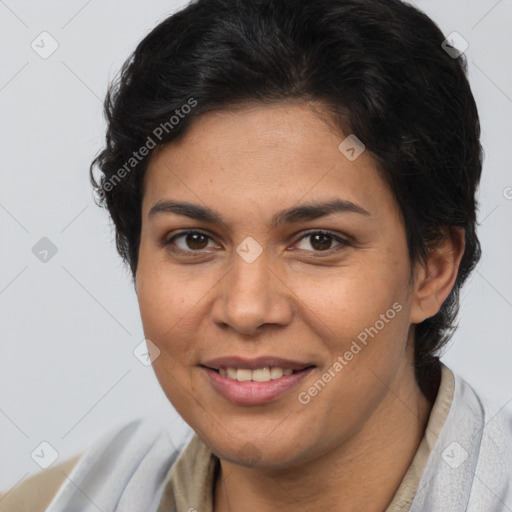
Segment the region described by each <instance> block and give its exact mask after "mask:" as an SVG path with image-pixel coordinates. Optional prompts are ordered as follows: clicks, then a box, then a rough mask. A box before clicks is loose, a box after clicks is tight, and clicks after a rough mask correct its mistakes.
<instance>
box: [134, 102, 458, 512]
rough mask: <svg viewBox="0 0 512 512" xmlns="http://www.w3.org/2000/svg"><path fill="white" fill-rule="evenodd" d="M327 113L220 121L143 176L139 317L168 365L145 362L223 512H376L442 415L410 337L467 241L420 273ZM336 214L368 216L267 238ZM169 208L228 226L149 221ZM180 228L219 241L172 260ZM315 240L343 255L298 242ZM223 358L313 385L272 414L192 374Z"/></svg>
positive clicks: (364, 161) (450, 236)
mask: <svg viewBox="0 0 512 512" xmlns="http://www.w3.org/2000/svg"><path fill="white" fill-rule="evenodd" d="M319 111H320V110H319V105H313V104H307V103H304V102H291V101H288V102H282V103H276V104H272V105H249V104H247V105H242V106H241V107H239V108H237V109H230V110H223V111H220V112H210V113H207V114H204V115H202V116H201V117H199V118H198V119H197V120H195V121H194V123H193V124H192V125H191V127H190V129H189V130H188V131H187V132H186V134H185V136H184V137H183V138H182V139H180V140H179V141H174V142H172V143H171V144H169V145H167V146H165V147H163V148H161V149H160V150H159V151H158V152H156V153H154V154H153V157H152V158H151V161H150V163H149V166H148V171H147V175H146V178H145V190H144V197H143V204H142V229H141V243H140V251H139V263H138V269H137V273H136V286H137V295H138V301H139V305H140V311H141V317H142V322H143V326H144V332H145V335H146V337H147V338H149V339H150V340H151V341H152V342H153V343H154V344H155V345H156V346H157V347H158V348H159V349H160V351H161V353H160V356H159V357H158V358H156V359H155V361H154V362H153V367H154V371H155V373H156V376H157V378H158V380H159V382H160V385H161V386H162V388H163V390H164V392H165V393H166V395H167V397H168V398H169V400H170V401H171V403H172V404H173V406H174V407H175V408H176V410H177V411H178V412H179V413H180V414H181V416H182V417H183V418H184V420H185V421H186V422H187V423H188V424H189V425H191V427H192V428H193V429H194V430H195V431H196V432H197V434H198V435H199V437H200V438H201V439H202V440H203V441H204V442H205V443H206V444H207V446H208V447H209V448H210V449H211V450H212V451H213V453H215V454H216V455H217V456H218V457H219V458H220V462H221V469H220V472H219V476H218V478H217V480H216V482H215V485H214V510H215V511H216V512H220V511H228V510H230V511H238V510H244V511H245V512H252V511H258V512H266V511H275V510H283V511H288V510H290V511H291V510H294V511H295V510H310V511H312V510H344V511H345V512H350V511H354V512H355V511H360V510H365V511H367V512H372V511H375V512H377V511H383V510H385V508H386V506H387V505H388V504H389V503H390V501H391V500H392V498H393V495H394V493H395V492H396V490H397V488H398V486H399V484H400V482H401V480H402V478H403V476H404V474H405V472H406V470H407V468H408V466H409V464H410V462H411V460H412V458H413V456H414V454H415V452H416V450H417V448H418V445H419V442H420V440H421V438H422V436H423V434H424V431H425V427H426V424H427V421H428V416H429V414H430V411H431V408H432V402H430V401H429V400H428V399H427V398H426V397H425V396H424V395H423V394H422V393H421V391H420V389H419V387H418V385H417V383H416V380H415V377H414V370H413V350H412V349H413V340H414V324H416V323H419V322H421V321H423V320H424V319H425V318H427V317H429V316H432V315H434V314H435V313H436V312H437V311H438V309H439V307H440V306H441V304H442V303H443V301H444V300H445V298H446V297H447V296H448V294H449V292H450V290H451V288H452V286H453V284H454V281H455V278H456V275H457V269H458V265H459V262H460V258H461V256H462V253H463V233H462V232H460V231H455V230H453V231H451V232H448V233H447V234H446V236H445V238H444V239H443V241H442V242H441V243H440V244H439V245H438V246H437V248H436V249H434V250H432V251H431V252H430V256H429V258H428V260H427V261H426V262H424V263H423V264H421V265H420V264H417V265H415V266H414V268H411V263H410V261H409V257H408V251H407V245H406V239H405V231H404V226H403V221H402V218H401V215H400V212H399V208H398V206H397V204H396V201H395V198H394V196H393V194H392V192H391V191H390V190H389V188H388V187H387V186H386V184H385V183H384V181H383V180H382V179H381V177H380V176H379V174H378V172H377V170H376V167H375V163H374V161H373V158H372V156H371V154H370V152H369V151H365V152H363V153H362V155H361V156H359V158H357V159H356V160H355V161H349V160H348V159H347V158H346V157H345V156H344V155H343V154H342V153H341V152H340V150H339V149H338V145H339V144H340V143H341V142H342V141H343V140H344V139H345V137H346V135H344V134H342V133H340V132H339V131H338V130H336V129H335V128H334V127H333V126H332V125H331V124H329V123H327V122H326V121H325V116H320V115H319ZM334 198H340V199H343V200H348V201H351V202H353V203H356V204H357V205H359V206H360V207H362V208H364V209H365V210H367V211H368V212H369V214H370V215H363V214H360V213H355V212H341V213H334V214H331V215H327V216H323V217H320V218H317V219H313V220H299V221H296V222H294V223H292V224H286V225H280V226H277V227H276V226H273V225H272V224H271V222H270V219H271V218H272V216H273V215H274V214H276V213H277V212H279V211H281V210H284V209H287V208H291V207H294V206H297V205H299V204H305V203H310V202H314V201H325V200H331V199H334ZM169 199H172V200H174V201H187V202H190V203H195V204H198V205H200V206H203V207H205V206H207V207H209V208H211V209H213V210H215V211H216V212H217V213H218V215H220V216H221V217H222V218H223V219H224V222H225V225H216V224H211V223H209V222H205V221H202V220H196V219H192V218H188V217H186V216H183V215H178V214H175V213H159V214H157V215H154V216H152V217H149V216H148V213H149V210H150V208H151V207H152V206H153V205H154V204H155V203H156V202H157V201H159V200H169ZM186 229H199V230H201V231H202V232H206V234H207V235H209V236H210V237H211V238H208V237H206V238H199V242H198V241H197V239H196V240H194V239H190V237H189V239H188V242H187V237H186V236H182V237H181V238H179V239H174V243H170V244H169V245H164V244H163V242H164V241H166V240H169V239H170V238H172V236H174V235H176V234H179V233H180V232H181V230H186ZM310 229H313V230H323V231H329V232H330V233H332V234H333V235H335V236H339V237H342V238H344V239H349V240H350V242H351V245H343V244H340V243H339V242H337V241H336V240H335V239H334V238H329V237H327V239H325V238H324V239H320V241H318V239H315V237H314V235H313V236H312V235H311V234H310V235H309V237H308V236H304V232H305V231H306V230H310ZM248 236H251V237H253V238H254V239H255V240H256V241H257V242H258V243H259V244H260V246H261V247H262V249H263V252H262V254H261V255H260V256H259V257H258V258H257V259H256V260H255V261H254V262H252V263H247V262H246V261H244V259H242V258H241V257H240V256H239V255H238V254H237V252H236V248H237V247H238V246H239V245H240V244H241V242H242V241H243V240H244V239H245V238H246V237H248ZM326 247H327V249H326ZM180 249H181V252H179V251H180ZM187 254H188V256H187ZM411 272H412V274H411ZM411 275H412V276H413V279H412V280H411ZM396 303H398V304H399V305H401V306H402V308H401V311H400V312H399V313H397V314H396V316H395V317H394V318H393V319H392V320H390V321H389V322H388V323H386V324H385V327H384V328H382V329H380V330H379V332H378V334H377V335H375V336H374V338H373V339H372V338H369V342H368V344H367V345H366V346H365V347H364V348H363V349H362V350H361V351H360V352H359V353H358V354H357V355H355V356H354V358H353V359H352V360H351V361H350V362H348V364H347V365H346V366H344V367H343V370H342V371H340V372H338V373H337V374H336V377H335V378H333V379H332V380H331V381H330V382H329V383H328V384H327V385H326V386H325V388H324V389H323V390H322V391H321V392H319V393H318V394H317V396H315V397H313V398H312V399H311V401H310V402H309V403H308V404H303V403H300V401H299V400H298V394H299V392H301V391H307V390H308V389H309V388H310V387H311V386H312V385H313V384H314V383H315V382H316V381H317V380H318V379H319V378H321V376H322V375H323V374H324V373H325V372H326V371H327V370H328V369H329V368H330V367H332V365H333V362H334V361H335V360H336V358H337V357H338V356H340V355H343V354H344V353H345V352H346V351H347V350H349V348H350V346H351V343H352V342H353V340H355V339H356V338H357V336H358V334H360V333H361V332H363V331H364V330H365V328H368V327H370V326H374V325H375V323H376V321H377V320H379V318H381V316H380V315H382V314H386V311H388V310H389V309H390V308H392V305H393V304H396ZM228 355H239V356H242V357H247V358H255V357H258V356H263V355H265V356H269V355H273V356H277V357H283V358H287V359H294V360H300V361H303V362H307V363H309V364H314V365H315V366H316V368H315V369H314V370H313V372H312V373H311V374H310V375H309V376H307V377H306V379H305V380H304V381H302V382H301V383H300V384H299V386H298V387H297V388H294V389H293V390H290V391H289V392H287V393H285V394H284V395H282V396H281V397H279V398H278V399H277V400H274V401H272V402H269V403H265V404H260V405H236V404H233V403H230V402H229V401H227V400H226V399H225V398H224V397H223V396H222V395H220V394H219V393H218V392H217V391H216V390H215V389H214V388H213V387H212V385H211V383H210V380H209V378H208V376H207V375H206V373H205V372H204V370H203V369H202V368H201V367H200V366H199V364H200V363H201V362H204V361H206V360H207V359H212V358H214V357H220V356H228Z"/></svg>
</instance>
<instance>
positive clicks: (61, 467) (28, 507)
mask: <svg viewBox="0 0 512 512" xmlns="http://www.w3.org/2000/svg"><path fill="white" fill-rule="evenodd" d="M81 456H82V453H80V454H78V455H75V456H74V457H72V458H69V459H66V460H65V461H63V462H61V463H60V464H57V465H55V466H52V467H50V468H48V469H46V470H44V471H41V472H39V473H37V474H36V475H33V476H31V477H29V478H27V479H26V480H24V481H23V482H21V483H20V484H19V485H17V486H16V487H15V488H14V489H11V490H10V491H8V492H6V493H4V494H2V495H1V497H0V511H1V512H43V511H44V510H45V509H46V507H47V506H48V505H49V504H50V502H51V501H52V499H53V497H54V496H55V494H56V493H57V491H58V489H59V487H60V486H61V485H62V484H63V483H64V481H65V480H66V476H67V475H69V473H71V471H72V470H73V468H74V467H75V466H76V464H77V462H78V461H79V460H80V457H81Z"/></svg>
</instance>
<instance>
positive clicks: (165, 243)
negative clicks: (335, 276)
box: [162, 229, 352, 256]
mask: <svg viewBox="0 0 512 512" xmlns="http://www.w3.org/2000/svg"><path fill="white" fill-rule="evenodd" d="M190 234H200V235H204V236H206V237H208V238H209V239H210V240H213V238H212V237H211V236H210V235H209V234H208V233H205V232H204V231H200V230H197V229H190V230H186V231H182V232H181V233H178V234H176V235H173V236H172V237H171V238H169V239H164V240H163V243H162V245H163V246H164V247H166V246H169V245H171V244H173V242H174V241H175V240H176V239H177V238H179V237H185V236H187V235H190ZM313 235H327V236H328V237H330V238H332V239H333V240H335V241H336V242H338V243H339V245H338V246H336V247H332V248H330V249H326V250H325V251H318V250H312V251H307V252H313V253H315V254H317V255H321V254H328V255H331V254H332V253H333V252H336V251H339V250H342V249H343V248H345V247H351V246H352V243H350V242H349V241H348V240H347V239H345V238H342V237H340V236H338V235H335V234H334V233H331V232H330V231H324V230H318V229H316V230H315V229H312V230H308V231H306V232H305V233H303V234H302V236H301V237H300V238H299V239H298V240H297V241H296V242H295V243H294V245H295V244H298V243H299V242H300V241H302V240H303V239H304V238H308V237H311V236H313ZM173 251H175V252H180V253H182V254H187V255H191V256H192V255H195V254H198V253H202V252H204V249H200V250H192V249H190V250H187V251H185V250H183V249H179V248H178V249H173Z"/></svg>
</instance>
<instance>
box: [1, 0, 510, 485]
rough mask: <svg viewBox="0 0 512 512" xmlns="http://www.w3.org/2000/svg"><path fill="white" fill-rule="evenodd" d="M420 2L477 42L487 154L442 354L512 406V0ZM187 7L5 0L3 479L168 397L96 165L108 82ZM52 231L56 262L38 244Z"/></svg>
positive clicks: (474, 53) (446, 26)
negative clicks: (473, 230)
mask: <svg viewBox="0 0 512 512" xmlns="http://www.w3.org/2000/svg"><path fill="white" fill-rule="evenodd" d="M413 3H414V4H415V5H417V6H418V7H420V8H421V9H422V10H424V11H425V12H426V13H427V14H429V15H430V16H431V17H432V18H433V19H434V20H435V21H436V22H437V23H438V24H439V25H440V27H441V29H442V30H443V31H444V33H445V34H446V35H448V34H450V33H452V32H454V31H456V32H458V33H459V34H460V35H461V36H462V37H463V38H464V39H465V40H466V41H467V42H468V43H469V47H468V49H467V50H466V55H467V57H468V62H469V75H470V81H471V84H472V87H473V91H474V94H475V97H476V100H477V103H478V106H479V110H480V116H481V121H482V129H483V138H482V142H483V145H484V148H485V153H486V157H485V164H484V174H483V182H482V186H481V190H480V203H481V206H480V212H479V221H480V224H481V225H480V228H479V235H480V239H481V242H482V246H483V250H484V253H483V258H482V261H481V262H480V264H479V265H478V268H477V270H476V272H475V273H474V275H473V277H472V278H471V280H470V281H469V282H468V283H467V285H466V287H465V288H464V291H463V293H462V307H461V314H460V325H459V329H458V331H457V333H456V335H455V336H454V338H453V340H452V342H451V343H450V345H449V346H448V347H447V350H446V351H445V354H444V356H443V360H444V361H445V363H446V364H448V365H449V366H450V367H451V368H452V369H454V370H455V371H456V372H458V373H459V374H460V375H461V376H462V377H464V378H465V379H466V380H468V381H469V382H470V383H471V384H472V385H473V387H474V388H475V389H476V390H477V391H478V392H480V393H481V394H482V395H484V396H486V397H488V398H490V399H492V400H494V401H495V402H497V403H498V404H499V405H500V406H502V407H509V408H512V402H511V400H512V371H511V368H510V363H511V361H512V334H511V318H512V291H511V288H512V270H511V267H512V265H511V257H512V236H511V233H512V231H511V229H510V224H511V221H512V173H511V162H510V160H511V151H510V148H511V146H512V141H511V140H510V138H511V135H512V131H511V129H510V119H511V117H512V72H511V70H512V31H511V30H510V27H511V26H512V1H510V0H500V1H496V0H478V1H468V0H450V1H446V0H417V1H415V2H413ZM183 5H185V2H178V1H170V0H167V1H162V0H150V1H145V2H140V1H139V2H135V1H126V0H124V1H117V2H116V1H113V0H101V1H100V0H89V1H85V0H67V1H60V2H57V1H49V0H46V1H43V2H36V1H35V0H32V1H28V0H5V1H4V0H0V47H1V54H0V55H1V57H0V58H1V61H0V119H1V123H0V173H1V181H0V233H1V251H0V315H1V324H0V325H1V328H2V341H1V357H0V378H1V388H0V390H1V391H0V393H1V394H0V432H1V436H0V453H1V457H0V489H4V490H6V489H9V488H12V487H13V486H14V485H16V484H17V483H19V482H20V481H21V480H22V479H24V478H26V477H27V476H28V475H30V474H34V473H35V472H37V471H40V470H41V467H40V466H39V465H37V464H36V462H34V460H33V458H32V456H31V454H32V453H33V452H34V450H37V449H39V450H41V449H42V448H41V446H42V445H41V444H40V443H41V442H47V443H49V444H50V445H51V446H52V447H54V449H55V450H56V451H57V453H58V457H59V458H58V461H63V460H64V459H66V458H68V457H70V456H71V455H74V454H76V453H78V452H81V451H83V450H84V449H85V447H87V446H88V445H89V444H90V443H91V442H93V441H94V440H95V439H97V438H98V437H99V436H100V435H101V434H103V433H104V432H105V431H106V430H107V429H110V428H112V427H113V426H116V425H119V424H121V423H123V422H125V421H127V420H129V419H131V418H133V417H135V416H138V415H141V414H144V413H145V412H147V411H148V410H150V409H153V408H155V407H160V406H162V407H163V406H167V404H168V402H167V400H166V398H165V396H164V394H163V392H162V391H161V389H160V387H159V385H158V382H157V381H156V378H155V376H154V374H153V370H152V368H151V366H149V367H146V366H144V365H143V364H141V362H140V361H139V360H138V359H137V358H136V357H135V356H134V355H133V350H134V348H135V347H136V346H137V345H138V344H139V343H140V342H141V341H142V340H143V338H144V336H143V331H142V326H141V322H140V318H139V314H138V307H137V302H136V296H135V292H134V289H133V287H132V284H131V281H130V277H129V274H128V272H127V270H126V269H125V268H124V267H123V265H122V263H121V259H120V258H119V256H118V255H117V253H116V251H115V245H114V242H113V236H114V235H113V230H112V228H111V225H110V222H109V219H108V217H107V214H106V212H105V211H103V210H101V209H100V208H98V207H97V206H96V205H95V204H94V202H93V197H92V192H91V188H90V185H89V181H88V166H89V164H90V161H91V159H92V158H93V157H94V156H95V154H96V153H97V152H98V150H99V149H100V148H101V146H102V143H103V138H104V131H105V124H104V120H103V115H102V99H103V97H104V95H105V92H106V88H107V84H108V82H109V80H110V79H112V78H113V77H114V75H115V74H116V72H117V71H118V69H119V67H120V65H121V64H122V62H123V61H124V60H125V59H126V58H127V57H128V55H129V54H130V53H131V52H132V51H133V50H134V48H135V46H136V44H137V43H138V42H139V40H140V39H141V38H143V37H144V36H145V35H146V34H147V33H148V32H149V31H150V30H151V29H152V28H153V27H154V26H155V25H156V24H157V23H158V22H160V21H162V20H163V19H164V18H165V17H166V16H168V15H169V14H171V13H172V12H174V11H176V10H178V9H179V8H180V7H182V6H183ZM42 32H47V34H43V35H40V34H41V33H42ZM41 39H42V40H43V42H41ZM33 41H34V43H33ZM57 44H58V48H57V49H56V50H55V51H54V53H53V54H52V55H50V56H47V58H42V56H41V53H43V55H44V52H49V51H51V50H52V49H53V47H55V45H57ZM52 45H53V46H52ZM34 47H35V48H36V49H37V51H36V50H35V49H34ZM45 56H46V55H45ZM42 238H47V239H49V240H50V241H51V244H53V245H51V247H50V244H49V242H48V241H47V240H43V241H42V242H41V239H42ZM38 243H39V244H43V246H44V247H46V250H49V253H48V257H47V261H46V262H43V261H41V260H40V259H39V258H38V257H36V254H37V250H34V251H33V247H34V246H36V249H37V248H39V247H40V246H38V245H36V244H38ZM44 244H46V245H44ZM48 247H50V249H48ZM52 247H53V252H55V250H56V251H57V252H56V253H55V254H52V249H51V248H52ZM34 252H36V254H34ZM44 446H46V445H44Z"/></svg>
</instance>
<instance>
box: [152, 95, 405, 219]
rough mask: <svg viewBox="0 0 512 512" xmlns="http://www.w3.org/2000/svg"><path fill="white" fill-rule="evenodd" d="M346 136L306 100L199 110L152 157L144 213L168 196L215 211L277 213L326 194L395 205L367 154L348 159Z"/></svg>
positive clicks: (365, 204) (368, 204)
mask: <svg viewBox="0 0 512 512" xmlns="http://www.w3.org/2000/svg"><path fill="white" fill-rule="evenodd" d="M348 135H350V134H344V133H342V132H341V131H340V130H339V129H338V128H336V127H335V126H334V124H333V123H330V122H328V118H327V115H326V114H324V113H323V112H320V113H319V110H318V109H317V108H316V107H315V106H313V107H312V106H311V105H308V104H304V103H302V104H301V103H296V102H295V103H294V102H289V103H284V104H274V105H265V106H262V105H249V106H245V107H240V108H237V109H234V110H222V111H216V112H209V113H206V114H203V115H201V116H199V117H198V118H197V119H195V120H194V122H193V123H192V124H191V126H190V127H189V129H188V131H187V132H186V134H185V135H184V136H183V137H182V138H180V139H179V140H177V141H174V142H171V143H170V144H168V145H166V146H164V147H162V148H160V149H159V150H158V151H157V152H156V153H154V155H153V156H152V158H151V160H150V163H149V165H148V169H147V173H146V177H145V195H144V202H143V215H144V214H145V215H147V213H148V212H149V209H150V208H151V206H152V205H153V204H154V202H155V201H157V200H161V199H165V198H166V196H167V195H168V196H172V197H174V198H176V197H181V198H183V199H188V200H191V201H193V202H198V201H201V202H203V203H208V204H211V203H212V202H214V203H215V204H216V205H217V206H218V207H219V208H221V209H226V208H229V207H232V208H236V207H238V208H242V209H244V208H248V207H249V206H250V205H252V206H253V207H255V208H256V209H257V207H258V206H259V208H260V209H264V210H268V208H272V209H275V210H279V209H281V208H282V207H283V206H285V205H292V204H296V203H298V202H301V201H312V200H317V199H325V198H326V197H327V196H328V197H329V198H330V199H332V198H333V197H334V196H336V197H340V198H341V199H343V200H346V201H351V202H354V203H358V204H361V205H362V207H363V208H365V209H369V208H373V209H375V204H376V203H381V204H380V207H381V208H382V207H384V208H386V207H387V208H391V209H394V208H395V207H396V205H395V204H394V198H393V196H392V194H391V193H390V191H389V189H388V187H387V186H386V184H385V183H384V181H383V180H382V178H381V176H380V174H379V172H378V171H377V167H376V164H375V161H374V159H373V157H372V156H371V154H370V152H369V151H363V152H362V153H361V154H360V156H359V157H357V158H356V159H355V160H351V159H349V158H347V156H346V154H345V153H344V152H343V151H340V148H339V146H340V144H341V143H343V141H344V140H345V139H346V138H347V136H348ZM356 149H361V148H356Z"/></svg>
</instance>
